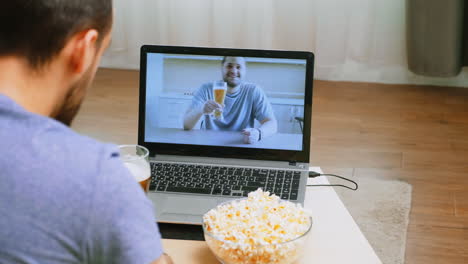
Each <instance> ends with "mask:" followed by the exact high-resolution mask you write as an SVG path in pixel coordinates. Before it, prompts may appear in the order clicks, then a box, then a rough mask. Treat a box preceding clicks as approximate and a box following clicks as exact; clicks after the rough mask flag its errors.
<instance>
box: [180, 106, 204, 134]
mask: <svg viewBox="0 0 468 264" xmlns="http://www.w3.org/2000/svg"><path fill="white" fill-rule="evenodd" d="M202 115H203V110H202V109H196V108H189V109H188V110H187V112H185V116H184V129H185V130H191V129H193V127H194V126H195V124H196V123H197V122H198V120H199V119H200V117H201V116H202Z"/></svg>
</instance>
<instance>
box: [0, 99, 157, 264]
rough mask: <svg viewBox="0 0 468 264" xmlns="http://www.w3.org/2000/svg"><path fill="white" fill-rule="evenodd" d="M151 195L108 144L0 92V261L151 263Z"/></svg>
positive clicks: (154, 254) (29, 263)
mask: <svg viewBox="0 0 468 264" xmlns="http://www.w3.org/2000/svg"><path fill="white" fill-rule="evenodd" d="M161 254H162V245H161V241H160V233H159V230H158V228H157V225H156V223H155V221H154V212H153V206H152V204H151V202H150V201H149V200H148V199H147V198H146V196H145V194H144V192H143V190H142V189H141V187H140V186H139V184H138V183H137V182H136V181H135V180H134V179H133V178H132V176H131V175H130V172H129V171H128V170H127V169H126V168H125V167H124V165H123V164H122V162H121V161H120V159H119V158H118V150H117V148H116V147H115V146H113V145H107V144H101V143H98V142H96V141H95V140H92V139H90V138H87V137H84V136H80V135H78V134H76V133H75V132H73V131H72V130H70V129H69V128H68V127H66V126H64V125H62V124H61V123H59V122H57V121H55V120H53V119H50V118H47V117H43V116H40V115H36V114H33V113H30V112H27V111H26V110H25V109H24V108H22V107H21V106H19V105H18V104H16V103H15V102H14V101H13V100H11V99H10V98H8V97H6V96H4V95H2V94H0V263H2V264H3V263H22V264H25V263H27V264H39V263H41V264H43V263H48V264H55V263H57V264H58V263H60V264H63V263H70V264H73V263H113V264H115V263H122V264H124V263H125V264H129V263H135V264H142V263H150V262H151V261H153V260H155V259H157V258H159V257H160V256H161Z"/></svg>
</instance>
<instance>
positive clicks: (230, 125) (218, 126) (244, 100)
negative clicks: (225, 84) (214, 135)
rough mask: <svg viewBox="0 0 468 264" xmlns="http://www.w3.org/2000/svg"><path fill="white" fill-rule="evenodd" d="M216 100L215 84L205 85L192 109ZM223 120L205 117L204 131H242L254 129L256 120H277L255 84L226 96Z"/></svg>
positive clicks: (197, 95)
mask: <svg viewBox="0 0 468 264" xmlns="http://www.w3.org/2000/svg"><path fill="white" fill-rule="evenodd" d="M208 100H214V96H213V83H206V84H203V85H202V86H201V87H200V89H198V91H197V93H196V94H195V95H194V96H193V99H192V105H191V108H192V109H195V108H202V107H203V105H204V104H205V102H206V101H208ZM224 105H225V106H224V109H223V119H224V120H217V119H216V118H215V117H214V116H212V115H204V116H203V117H202V118H203V122H202V127H201V128H202V129H211V130H229V131H241V130H242V129H245V128H253V127H254V125H255V119H256V120H258V121H260V122H261V121H263V120H264V119H266V118H269V119H275V116H274V114H273V109H272V107H271V104H270V102H269V101H268V98H267V97H266V95H265V93H264V92H263V90H262V89H261V88H260V87H258V86H257V85H255V84H253V83H247V82H244V83H241V85H240V87H239V90H237V91H236V92H235V93H233V94H229V93H227V94H226V98H225V99H224Z"/></svg>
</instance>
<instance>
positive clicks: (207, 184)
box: [149, 162, 301, 200]
mask: <svg viewBox="0 0 468 264" xmlns="http://www.w3.org/2000/svg"><path fill="white" fill-rule="evenodd" d="M300 178H301V171H292V170H275V169H255V168H244V167H224V166H208V165H193V164H180V163H160V162H151V182H150V187H149V189H150V191H156V192H176V193H196V194H206V195H218V196H231V197H236V196H244V197H246V196H247V194H248V193H249V192H251V191H255V190H257V189H258V188H262V189H263V190H264V191H268V192H270V193H274V194H276V195H277V196H279V197H281V199H284V200H297V196H298V192H299V191H298V190H299V180H300Z"/></svg>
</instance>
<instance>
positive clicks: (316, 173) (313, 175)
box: [307, 171, 359, 191]
mask: <svg viewBox="0 0 468 264" xmlns="http://www.w3.org/2000/svg"><path fill="white" fill-rule="evenodd" d="M320 176H331V177H336V178H340V179H342V180H345V181H349V182H352V183H354V185H355V186H356V187H355V188H352V187H349V186H346V185H342V184H307V186H336V187H343V188H347V189H350V190H353V191H356V190H357V189H358V188H359V186H358V184H357V183H356V182H355V181H353V180H350V179H348V178H345V177H343V176H339V175H335V174H327V173H324V174H321V173H318V172H315V171H309V178H317V177H320Z"/></svg>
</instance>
